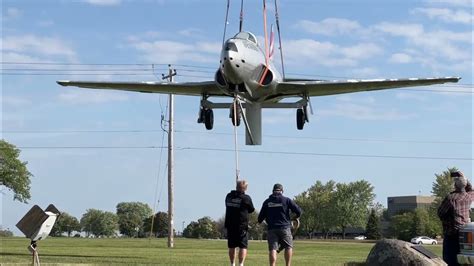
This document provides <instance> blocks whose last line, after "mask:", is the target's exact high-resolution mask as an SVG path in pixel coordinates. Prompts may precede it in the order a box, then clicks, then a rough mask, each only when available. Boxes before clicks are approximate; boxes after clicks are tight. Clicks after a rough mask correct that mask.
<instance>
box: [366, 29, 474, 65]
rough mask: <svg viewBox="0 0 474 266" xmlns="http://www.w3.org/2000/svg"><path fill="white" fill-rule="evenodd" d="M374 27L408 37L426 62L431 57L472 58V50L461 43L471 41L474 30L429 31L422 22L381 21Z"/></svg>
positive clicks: (448, 58)
mask: <svg viewBox="0 0 474 266" xmlns="http://www.w3.org/2000/svg"><path fill="white" fill-rule="evenodd" d="M373 28H374V29H375V30H378V31H380V32H382V33H385V34H389V35H392V36H396V37H403V38H406V41H407V42H408V44H409V45H412V47H415V48H416V49H415V50H417V52H416V53H417V55H418V58H420V60H422V61H424V62H426V60H427V59H429V58H431V59H430V60H434V61H436V60H440V59H444V60H446V59H447V60H450V61H459V60H465V59H466V58H470V51H469V50H467V49H462V48H461V45H462V44H461V45H460V43H464V42H465V43H471V42H472V39H471V38H472V32H452V31H444V30H443V31H431V32H427V31H425V30H424V27H423V25H420V24H403V23H389V22H382V23H379V24H377V25H375V26H374V27H373ZM412 47H410V48H412ZM412 50H413V49H412ZM431 63H433V62H431Z"/></svg>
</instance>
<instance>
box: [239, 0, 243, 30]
mask: <svg viewBox="0 0 474 266" xmlns="http://www.w3.org/2000/svg"><path fill="white" fill-rule="evenodd" d="M243 23H244V0H241V1H240V25H239V32H241V31H242V26H243Z"/></svg>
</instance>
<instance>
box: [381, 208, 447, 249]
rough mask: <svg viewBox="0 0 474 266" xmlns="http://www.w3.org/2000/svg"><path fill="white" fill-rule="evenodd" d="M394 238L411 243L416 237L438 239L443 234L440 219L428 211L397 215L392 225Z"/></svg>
mask: <svg viewBox="0 0 474 266" xmlns="http://www.w3.org/2000/svg"><path fill="white" fill-rule="evenodd" d="M390 230H391V233H392V235H393V236H394V237H396V238H398V239H401V240H405V241H409V240H410V239H411V238H412V237H415V236H429V237H433V238H434V237H436V236H437V235H440V234H441V225H440V224H439V219H438V218H437V217H435V216H433V215H431V214H430V212H429V211H428V210H426V209H416V210H415V211H412V212H406V213H403V214H399V215H395V216H393V217H392V221H391V223H390Z"/></svg>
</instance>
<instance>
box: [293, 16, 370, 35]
mask: <svg viewBox="0 0 474 266" xmlns="http://www.w3.org/2000/svg"><path fill="white" fill-rule="evenodd" d="M294 27H295V28H301V29H303V30H304V31H306V32H309V33H314V34H322V35H340V34H347V33H354V31H357V30H360V29H361V26H360V24H359V22H357V21H353V20H348V19H344V18H327V19H324V20H322V21H321V22H313V21H310V20H300V21H298V22H297V23H296V25H295V26H294Z"/></svg>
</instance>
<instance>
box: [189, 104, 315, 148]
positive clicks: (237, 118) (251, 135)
mask: <svg viewBox="0 0 474 266" xmlns="http://www.w3.org/2000/svg"><path fill="white" fill-rule="evenodd" d="M308 104H309V97H302V99H301V100H299V101H297V102H294V103H280V102H257V101H251V100H247V99H245V98H243V97H241V96H237V97H236V98H234V101H233V102H230V103H214V102H211V101H210V100H209V97H208V96H203V97H202V99H201V103H200V111H199V115H198V120H197V122H198V123H203V124H204V125H205V127H206V129H207V130H211V129H213V127H214V112H213V109H228V110H229V118H230V120H231V123H232V125H234V126H240V124H241V121H243V122H244V125H245V128H246V134H245V144H246V145H261V144H262V109H263V108H291V109H296V126H297V129H299V130H302V129H303V127H304V124H305V123H306V122H309V119H308ZM234 114H235V115H234Z"/></svg>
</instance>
